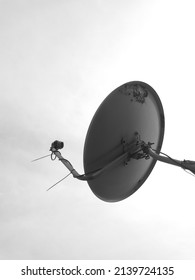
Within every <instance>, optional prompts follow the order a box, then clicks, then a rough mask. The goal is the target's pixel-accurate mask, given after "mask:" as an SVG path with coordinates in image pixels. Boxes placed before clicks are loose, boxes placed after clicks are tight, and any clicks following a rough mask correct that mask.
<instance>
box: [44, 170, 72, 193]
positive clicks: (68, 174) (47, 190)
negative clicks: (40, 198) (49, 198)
mask: <svg viewBox="0 0 195 280" xmlns="http://www.w3.org/2000/svg"><path fill="white" fill-rule="evenodd" d="M71 173H72V172H70V173H69V174H68V175H66V176H65V177H64V178H62V179H61V180H59V181H58V182H57V183H55V184H54V185H52V186H51V187H50V188H49V189H47V191H49V190H50V189H51V188H53V187H55V186H56V185H57V184H59V183H60V182H62V181H63V180H64V179H66V178H67V177H68V176H69V175H70V174H71Z"/></svg>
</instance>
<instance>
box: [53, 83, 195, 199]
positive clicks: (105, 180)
mask: <svg viewBox="0 0 195 280" xmlns="http://www.w3.org/2000/svg"><path fill="white" fill-rule="evenodd" d="M164 128H165V121H164V112H163V107H162V104H161V101H160V98H159V97H158V95H157V93H156V92H155V90H154V89H153V88H152V87H151V86H149V85H148V84H146V83H144V82H140V81H133V82H129V83H126V84H123V85H121V86H120V87H118V88H116V89H115V90H114V91H112V92H111V93H110V94H109V95H108V96H107V97H106V98H105V100H104V101H103V102H102V104H101V105H100V106H99V108H98V109H97V111H96V113H95V115H94V117H93V119H92V121H91V124H90V126H89V129H88V132H87V135H86V139H85V145H84V155H83V158H84V170H85V174H83V175H80V174H79V173H78V172H77V171H76V170H75V169H74V168H73V166H72V164H71V163H70V162H69V161H68V160H67V159H65V158H63V156H62V155H61V153H60V152H59V149H62V148H63V146H64V145H63V142H60V141H57V140H56V141H54V142H53V143H52V145H51V148H50V151H51V152H52V154H51V158H52V159H55V158H56V157H57V158H58V159H59V160H60V161H61V162H62V163H63V164H64V165H65V166H66V167H67V168H68V169H69V171H70V174H72V175H73V176H74V177H75V178H77V179H79V180H86V181H87V182H88V184H89V187H90V188H91V190H92V191H93V193H94V194H95V195H96V196H97V197H98V198H100V199H102V200H104V201H107V202H116V201H120V200H123V199H125V198H127V197H128V196H130V195H132V194H133V193H134V192H135V191H137V190H138V189H139V188H140V187H141V185H142V184H143V183H144V182H145V180H146V179H147V178H148V176H149V175H150V173H151V171H152V169H153V167H154V165H155V163H156V161H157V160H159V161H162V162H165V163H169V164H172V165H176V166H179V167H182V168H183V169H188V170H190V171H191V172H193V173H194V174H195V162H194V161H189V160H183V161H179V160H176V159H173V158H171V157H169V156H167V155H166V154H163V153H161V146H162V142H163V136H164ZM160 154H163V156H162V155H160ZM62 180H63V179H62ZM60 181H61V180H60ZM55 185H56V184H55Z"/></svg>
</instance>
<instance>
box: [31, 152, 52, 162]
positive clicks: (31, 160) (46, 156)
mask: <svg viewBox="0 0 195 280" xmlns="http://www.w3.org/2000/svg"><path fill="white" fill-rule="evenodd" d="M49 156H50V154H49V155H46V156H43V157H40V158H36V159H33V160H31V162H33V161H37V160H40V159H42V158H46V157H49Z"/></svg>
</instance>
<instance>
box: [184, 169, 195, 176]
mask: <svg viewBox="0 0 195 280" xmlns="http://www.w3.org/2000/svg"><path fill="white" fill-rule="evenodd" d="M183 170H184V171H185V172H186V173H188V174H190V175H191V176H194V177H195V175H194V174H193V173H192V172H191V171H188V170H186V169H183Z"/></svg>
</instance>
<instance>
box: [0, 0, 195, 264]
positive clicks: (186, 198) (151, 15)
mask: <svg viewBox="0 0 195 280" xmlns="http://www.w3.org/2000/svg"><path fill="white" fill-rule="evenodd" d="M193 2H194V1H189V0H185V1H174V0H173V1H168V0H163V1H155V0H148V1H144V0H129V1H128V0H121V1H117V0H112V1H111V0H106V1H103V0H93V1H90V0H64V1H62V0H55V1H54V0H53V1H52V0H34V1H31V0H6V1H5V0H1V1H0V40H1V42H0V61H1V63H0V79H1V82H0V87H1V88H0V116H1V118H0V119H1V121H0V145H1V152H0V154H1V161H0V170H1V172H0V259H195V220H194V213H195V204H194V197H195V178H194V177H193V176H190V175H188V174H187V173H185V172H184V171H183V170H182V169H180V168H176V167H174V166H169V165H166V164H163V163H157V165H156V166H155V168H154V170H153V172H152V173H151V175H150V177H149V178H148V180H147V181H146V182H145V184H144V185H143V186H142V187H141V188H140V189H139V191H137V192H136V193H135V194H134V195H132V196H131V197H129V198H128V199H126V200H124V201H121V202H119V203H105V202H103V201H101V200H99V199H97V198H96V197H95V196H94V194H93V193H92V192H91V190H90V188H89V187H88V185H87V183H86V182H81V181H77V180H75V179H73V178H72V177H68V178H67V179H66V180H65V181H63V182H62V183H61V184H59V185H58V186H56V187H55V188H54V189H52V190H51V191H49V192H46V189H47V188H49V187H50V186H51V185H52V184H53V183H55V182H56V181H58V180H59V179H61V178H62V177H64V176H65V175H66V174H68V171H67V170H66V169H65V168H64V167H63V165H62V164H61V163H60V162H59V161H57V160H56V161H54V162H52V161H51V160H50V159H49V158H45V159H43V160H41V161H38V162H36V163H31V160H32V159H34V158H37V157H40V156H44V155H47V154H48V153H49V148H50V144H51V143H52V141H54V140H56V139H59V140H62V141H64V142H65V148H64V149H63V155H64V156H65V157H66V158H68V159H69V160H70V161H71V162H72V164H73V165H74V166H75V168H76V169H77V170H78V171H79V172H80V173H82V172H83V162H82V156H83V145H84V141H85V135H86V133H87V129H88V126H89V124H90V121H91V118H92V117H93V114H94V112H95V111H96V109H97V108H98V106H99V105H100V103H101V102H102V100H103V99H104V98H105V97H106V96H107V95H108V94H109V93H110V92H111V91H112V90H114V89H115V88H116V87H118V86H120V85H121V84H123V83H125V82H129V81H133V80H141V81H144V82H146V83H148V84H150V85H151V86H152V87H153V88H154V89H155V90H156V91H157V93H158V94H159V96H160V98H161V101H162V103H163V106H164V111H165V121H166V130H165V138H164V143H163V147H162V151H164V152H165V153H168V154H169V155H171V156H173V157H175V158H178V159H181V160H183V159H184V158H185V159H192V160H193V159H195V148H194V145H193V144H194V142H195V132H194V101H195V94H194V92H195V89H194V86H193V85H194V65H195V52H194V50H195V40H194V28H195V17H194V10H195V7H194V6H193Z"/></svg>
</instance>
